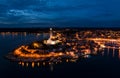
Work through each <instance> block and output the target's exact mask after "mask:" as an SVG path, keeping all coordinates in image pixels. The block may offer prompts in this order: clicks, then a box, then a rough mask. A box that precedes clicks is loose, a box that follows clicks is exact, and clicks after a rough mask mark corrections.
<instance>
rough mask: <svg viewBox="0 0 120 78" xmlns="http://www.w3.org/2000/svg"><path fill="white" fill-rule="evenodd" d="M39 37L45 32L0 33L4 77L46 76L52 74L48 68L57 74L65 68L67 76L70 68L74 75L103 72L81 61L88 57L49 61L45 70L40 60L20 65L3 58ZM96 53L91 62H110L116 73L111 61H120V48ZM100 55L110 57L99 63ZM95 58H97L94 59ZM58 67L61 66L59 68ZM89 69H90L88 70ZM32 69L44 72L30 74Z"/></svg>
mask: <svg viewBox="0 0 120 78" xmlns="http://www.w3.org/2000/svg"><path fill="white" fill-rule="evenodd" d="M41 37H42V38H43V37H48V35H46V34H44V35H42V34H35V33H34V34H33V33H25V32H24V33H12V34H11V33H1V34H0V55H1V57H0V64H1V66H0V73H2V72H3V73H5V72H6V71H7V72H6V73H7V75H8V76H6V77H9V76H10V77H13V78H15V77H17V78H21V77H24V76H23V75H19V74H26V75H25V76H26V77H30V76H31V77H37V76H38V77H47V76H45V75H48V76H51V75H52V76H53V73H51V72H49V71H48V69H50V71H53V72H54V75H55V74H56V72H58V73H57V74H59V73H62V72H63V70H65V73H66V75H68V76H69V74H72V72H70V71H69V70H70V69H71V70H73V71H74V73H73V74H74V75H75V73H78V72H80V73H82V72H91V71H92V72H94V71H93V70H99V71H100V72H101V71H102V72H103V70H102V69H94V66H95V65H94V64H93V63H90V65H89V63H87V65H89V66H87V65H86V64H84V62H83V61H88V59H86V60H83V59H82V60H79V62H75V63H68V62H69V60H68V59H67V60H65V62H67V63H68V64H66V63H65V64H64V63H63V64H62V63H60V64H59V63H56V64H57V65H54V64H53V63H51V64H48V69H46V70H45V69H42V68H43V66H45V65H46V63H45V62H42V63H40V62H38V63H35V62H32V63H27V62H19V64H20V65H17V64H15V63H11V62H9V61H8V60H6V59H4V58H3V57H4V56H5V55H6V54H7V53H8V52H10V51H13V49H14V48H17V47H18V46H21V45H23V44H29V43H30V42H32V41H34V40H40V39H42V38H41ZM98 54H99V56H98V57H94V56H91V58H89V60H91V62H92V61H93V62H96V63H98V60H99V63H100V64H104V63H105V62H108V63H109V64H111V65H110V67H112V66H114V69H110V70H114V71H115V70H116V69H117V70H116V73H117V72H118V70H119V69H120V68H119V67H118V66H116V67H115V65H114V64H112V63H117V64H118V65H120V64H119V62H120V61H119V59H120V49H108V48H105V49H104V51H103V52H101V53H98ZM100 56H102V57H104V58H106V57H107V58H110V60H107V59H106V61H105V62H103V63H101V62H102V61H103V59H101V58H102V57H100ZM86 57H88V56H86ZM94 58H95V59H94ZM114 58H115V61H116V60H117V62H112V63H111V59H112V60H113V59H114ZM96 59H98V60H96ZM104 60H105V59H104ZM88 62H89V61H88ZM80 63H81V64H80ZM99 63H98V64H99ZM75 64H76V65H75ZM21 65H22V66H23V67H22V68H21ZM80 65H81V66H80ZM91 65H93V66H91ZM98 66H99V65H98ZM31 67H32V69H30V68H31ZM36 67H40V70H38V68H37V69H36ZM59 67H61V69H60V68H59ZM64 67H66V68H64ZM72 67H73V68H72ZM85 67H86V68H85ZM106 67H107V66H105V67H104V66H103V68H104V69H106V70H105V71H107V70H108V69H109V66H108V69H107V68H106ZM26 68H28V69H26ZM33 68H35V69H33ZM100 68H102V67H100ZM25 69H26V71H27V73H25V72H26V71H25ZM84 69H85V70H84ZM87 69H88V71H86V70H87ZM89 69H90V70H91V71H89ZM16 70H19V71H17V72H16ZM34 70H36V72H37V73H38V72H40V71H42V72H44V74H39V75H38V74H37V75H36V76H35V75H30V74H35V73H33V72H34ZM44 70H45V71H44ZM11 71H12V72H14V73H15V74H16V75H14V74H12V73H10V72H11ZM28 71H31V73H30V72H28ZM42 72H40V73H42ZM63 73H64V72H63ZM63 73H62V75H63V76H65V74H63ZM94 73H95V72H94ZM82 74H83V75H85V74H84V73H82ZM82 74H80V75H81V76H82V77H83V75H82ZM107 74H108V73H107ZM114 74H115V73H113V75H114ZM13 75H14V76H13ZM98 75H99V74H98ZM57 76H59V75H56V76H53V77H57ZM118 76H119V75H118ZM1 77H5V75H4V74H3V75H2V76H1Z"/></svg>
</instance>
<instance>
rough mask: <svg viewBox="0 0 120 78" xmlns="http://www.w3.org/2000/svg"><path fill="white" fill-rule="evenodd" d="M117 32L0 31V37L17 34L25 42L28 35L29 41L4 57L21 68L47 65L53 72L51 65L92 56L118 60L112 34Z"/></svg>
mask: <svg viewBox="0 0 120 78" xmlns="http://www.w3.org/2000/svg"><path fill="white" fill-rule="evenodd" d="M93 32H94V34H93ZM113 32H114V33H113ZM108 33H109V34H108ZM118 33H120V32H119V31H110V32H109V31H101V32H99V31H87V32H86V31H76V32H74V33H70V34H69V33H66V32H61V31H56V32H53V31H50V32H49V33H44V32H43V33H27V32H1V33H0V34H1V35H2V36H3V37H4V38H5V37H6V36H12V37H13V38H15V36H19V35H21V37H24V38H27V41H29V40H30V39H29V40H28V38H31V36H29V35H32V38H33V39H32V40H31V41H29V44H23V45H21V46H20V47H17V48H15V50H14V51H13V52H10V53H9V54H8V55H7V56H6V57H7V58H8V59H10V60H12V61H16V62H18V64H19V65H21V66H24V67H29V66H31V67H32V68H34V67H35V66H37V67H40V66H46V65H49V66H50V69H51V71H53V69H54V65H55V64H59V63H62V62H67V63H68V62H77V60H78V59H80V58H90V57H92V56H94V55H102V56H111V57H113V58H115V57H118V58H119V59H120V39H119V37H120V36H119V35H117V37H116V36H114V35H113V34H118ZM96 34H97V35H96Z"/></svg>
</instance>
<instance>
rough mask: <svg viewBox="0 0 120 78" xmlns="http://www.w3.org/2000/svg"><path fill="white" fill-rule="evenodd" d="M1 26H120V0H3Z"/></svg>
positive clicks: (1, 0)
mask: <svg viewBox="0 0 120 78" xmlns="http://www.w3.org/2000/svg"><path fill="white" fill-rule="evenodd" d="M0 27H120V0H0Z"/></svg>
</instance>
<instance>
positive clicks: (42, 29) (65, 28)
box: [0, 27, 120, 32]
mask: <svg viewBox="0 0 120 78" xmlns="http://www.w3.org/2000/svg"><path fill="white" fill-rule="evenodd" d="M53 29H54V30H67V29H70V30H117V31H119V30H120V27H118V28H116V27H115V28H114V27H113V28H89V27H63V28H57V27H56V28H55V27H53ZM43 31H44V32H47V31H49V27H46V28H34V27H33V28H0V32H43Z"/></svg>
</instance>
